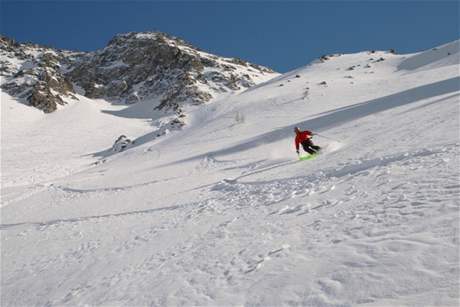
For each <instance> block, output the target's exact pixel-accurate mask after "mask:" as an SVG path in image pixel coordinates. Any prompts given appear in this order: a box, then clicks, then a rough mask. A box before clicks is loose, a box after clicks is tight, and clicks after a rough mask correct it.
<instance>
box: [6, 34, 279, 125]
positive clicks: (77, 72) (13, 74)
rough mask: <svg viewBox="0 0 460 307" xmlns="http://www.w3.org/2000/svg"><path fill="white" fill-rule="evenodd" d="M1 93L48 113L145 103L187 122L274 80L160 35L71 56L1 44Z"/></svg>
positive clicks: (123, 37)
mask: <svg viewBox="0 0 460 307" xmlns="http://www.w3.org/2000/svg"><path fill="white" fill-rule="evenodd" d="M0 63H1V67H0V72H1V74H2V77H3V78H2V80H1V87H2V89H3V90H4V91H6V92H8V93H9V94H10V95H12V96H15V97H18V98H22V99H23V100H24V101H25V102H27V103H28V104H30V105H32V106H35V107H37V108H39V109H41V110H43V111H45V112H48V113H49V112H53V111H55V110H56V109H57V106H58V105H63V104H65V99H64V98H65V97H72V98H74V99H76V96H75V94H76V93H79V94H81V95H84V96H86V97H87V98H104V99H107V100H110V101H112V102H119V103H120V102H121V103H128V104H131V103H136V102H143V101H148V102H149V103H150V104H151V110H152V111H150V112H151V113H155V112H153V109H154V108H156V109H157V110H166V111H167V110H172V111H174V112H175V113H176V115H179V116H180V117H183V116H184V112H183V107H184V105H189V104H192V105H197V104H202V103H204V102H209V101H212V100H215V99H217V98H219V97H220V96H222V95H223V94H229V93H235V92H238V91H241V90H244V89H247V88H249V87H251V86H253V85H256V84H258V83H260V82H263V81H267V80H269V79H271V78H273V77H274V76H277V75H278V74H277V73H275V72H273V71H272V70H270V69H268V68H266V67H262V66H259V65H256V64H251V63H248V62H246V61H243V60H240V59H237V58H224V57H218V56H215V55H212V54H209V53H206V52H204V51H201V50H198V49H197V48H195V47H193V46H191V45H190V44H188V43H186V42H185V41H183V40H181V39H179V38H176V37H171V36H168V35H166V34H164V33H160V32H143V33H126V34H120V35H117V36H115V37H114V38H113V39H112V40H111V41H110V42H109V44H108V45H107V47H105V48H104V49H102V50H97V51H95V52H88V53H83V52H71V51H65V50H56V49H52V48H47V47H43V46H38V45H34V44H19V43H16V42H15V41H13V40H12V39H9V38H6V37H0Z"/></svg>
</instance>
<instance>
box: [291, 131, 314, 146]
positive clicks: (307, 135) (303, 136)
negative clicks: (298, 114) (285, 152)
mask: <svg viewBox="0 0 460 307" xmlns="http://www.w3.org/2000/svg"><path fill="white" fill-rule="evenodd" d="M312 135H313V133H312V132H311V131H308V130H305V131H300V132H299V133H297V134H296V136H295V149H296V150H299V144H300V143H302V142H303V141H305V140H309V139H311V136H312Z"/></svg>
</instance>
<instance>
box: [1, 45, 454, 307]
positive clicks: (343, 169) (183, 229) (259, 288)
mask: <svg viewBox="0 0 460 307" xmlns="http://www.w3.org/2000/svg"><path fill="white" fill-rule="evenodd" d="M446 46H447V47H446V48H448V49H449V50H450V49H452V50H457V52H450V51H449V53H450V54H447V53H446V54H442V53H439V54H438V55H437V57H436V58H432V57H431V55H429V53H430V52H432V51H427V52H421V53H418V54H412V55H397V54H393V53H390V52H362V53H358V54H350V55H333V56H328V57H324V58H322V60H321V61H318V62H315V63H313V64H312V65H309V66H306V67H303V68H299V69H297V70H295V71H293V72H290V73H287V74H284V75H282V76H279V77H277V78H275V79H273V80H270V81H269V82H267V83H264V84H262V85H260V86H255V87H253V88H251V89H249V90H247V91H245V92H243V93H241V94H239V95H236V96H231V97H229V98H228V99H222V100H219V101H216V102H215V103H213V104H209V105H206V106H205V107H204V108H200V109H193V110H191V111H190V112H189V114H190V117H189V123H190V125H189V129H186V130H184V131H182V132H180V133H179V132H177V133H172V134H170V137H165V138H160V139H156V140H153V141H152V140H151V139H150V138H149V136H148V135H146V136H143V137H140V138H138V142H137V146H134V147H133V148H131V149H130V150H128V151H125V152H122V153H120V154H117V155H113V156H110V157H107V158H105V160H101V163H99V164H98V165H95V166H92V167H89V168H88V169H86V170H82V171H81V172H79V173H76V174H75V173H73V174H71V175H70V176H68V177H64V178H61V179H56V180H52V181H48V182H46V183H43V184H41V185H40V189H37V187H36V186H30V185H29V186H22V187H21V186H14V193H13V192H11V194H10V195H11V197H10V198H9V199H8V200H9V201H8V203H7V205H6V206H4V207H3V208H2V217H3V219H2V225H1V229H2V232H3V235H2V247H3V250H4V253H3V259H2V260H3V261H2V272H3V280H2V282H3V284H2V288H3V289H4V295H3V296H2V305H3V304H5V305H45V304H47V305H76V304H95V305H101V304H106V305H162V306H163V305H263V306H266V305H276V306H279V305H305V306H350V305H351V306H353V305H358V304H360V305H363V306H382V305H383V306H385V305H386V306H390V305H391V306H393V305H406V306H414V305H417V306H418V305H424V306H427V305H428V306H455V305H456V304H458V300H459V293H458V287H459V284H458V280H459V264H458V263H459V260H460V259H459V254H458V247H459V246H458V245H459V236H458V224H459V214H458V213H459V208H458V205H459V197H460V185H459V184H458V178H459V171H458V170H459V163H460V161H459V157H460V155H459V149H460V141H459V135H458V131H459V128H460V123H459V109H458V103H459V97H460V73H459V69H458V68H459V65H460V62H459V59H458V49H459V42H458V41H456V42H453V43H450V44H448V45H446ZM443 49H444V48H439V49H438V50H443ZM427 57H430V58H431V60H429V61H428V60H426V58H427ZM419 61H420V62H419ZM411 62H412V63H411ZM405 63H406V64H405ZM407 63H411V64H410V65H407ZM426 68H429V69H426ZM106 114H107V113H106ZM2 116H3V114H2ZM295 126H300V127H301V128H303V129H311V130H313V131H315V132H317V133H319V135H318V136H316V137H315V139H314V141H315V142H316V143H317V144H319V145H320V146H322V147H323V153H322V154H321V155H320V156H318V157H317V158H316V159H315V160H312V161H303V162H300V161H298V160H297V157H296V155H295V151H294V148H293V131H292V129H293V127H295ZM143 140H144V141H143ZM101 147H102V148H105V146H101ZM53 149H54V150H59V149H58V147H53ZM29 171H30V170H29ZM26 172H27V170H24V173H26ZM26 192H28V193H26ZM18 195H19V196H18ZM38 280H39V281H40V282H37V281H38Z"/></svg>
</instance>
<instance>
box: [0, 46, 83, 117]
mask: <svg viewBox="0 0 460 307" xmlns="http://www.w3.org/2000/svg"><path fill="white" fill-rule="evenodd" d="M70 56H71V53H70V52H65V51H58V50H54V49H50V48H45V47H40V46H37V45H32V44H18V43H16V42H15V41H13V40H11V39H8V38H6V37H0V59H1V60H0V64H1V66H0V75H1V76H2V82H1V88H2V89H3V90H5V91H6V92H7V93H9V94H10V95H12V96H15V97H18V98H23V99H25V100H26V101H27V102H28V103H29V104H30V105H31V106H34V107H37V108H39V109H40V110H43V111H44V112H45V113H49V112H53V111H54V110H56V108H57V105H58V104H61V105H62V104H64V103H65V102H64V100H63V97H75V96H73V95H72V93H74V91H73V85H72V83H71V82H70V80H69V79H68V78H67V77H66V76H65V75H64V73H63V70H64V69H63V67H65V66H66V65H68V64H69V63H70V61H69V57H70Z"/></svg>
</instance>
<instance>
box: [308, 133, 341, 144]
mask: <svg viewBox="0 0 460 307" xmlns="http://www.w3.org/2000/svg"><path fill="white" fill-rule="evenodd" d="M313 135H317V136H320V137H322V138H325V139H328V140H331V141H335V142H340V141H337V140H335V139H333V138H330V137H328V136H325V135H322V134H319V133H313Z"/></svg>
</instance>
